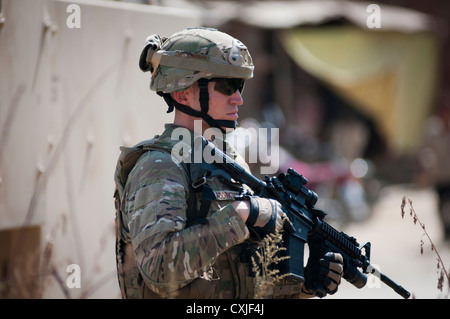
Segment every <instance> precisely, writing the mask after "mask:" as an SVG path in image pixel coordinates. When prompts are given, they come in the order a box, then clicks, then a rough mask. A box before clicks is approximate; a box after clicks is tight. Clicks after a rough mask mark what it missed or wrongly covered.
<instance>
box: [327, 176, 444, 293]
mask: <svg viewBox="0 0 450 319" xmlns="http://www.w3.org/2000/svg"><path fill="white" fill-rule="evenodd" d="M403 196H407V197H408V198H409V199H411V200H412V206H413V208H414V211H415V212H416V214H417V216H418V217H419V219H420V221H421V222H422V223H423V224H425V228H426V230H427V232H428V234H429V235H430V237H431V239H432V241H433V242H434V244H435V246H436V248H437V251H438V253H439V254H440V256H441V258H442V259H443V261H444V264H445V266H446V268H447V270H449V268H450V243H449V242H446V241H445V240H444V239H443V232H442V229H441V225H440V220H439V215H438V210H437V196H436V194H435V193H434V191H433V190H432V189H417V188H413V187H410V186H404V185H402V186H389V187H386V188H384V189H383V191H382V193H381V194H380V197H379V200H378V201H377V202H376V203H375V205H374V206H373V211H372V215H371V216H370V217H369V218H368V219H367V220H365V221H363V222H360V223H352V224H348V225H346V226H344V227H343V228H341V230H343V231H344V232H345V233H347V234H348V235H351V236H353V237H355V238H357V239H358V242H359V243H360V244H363V243H365V242H367V241H370V242H371V244H372V248H371V263H372V264H373V265H377V266H378V268H379V270H380V271H381V272H382V273H383V274H385V275H386V276H388V277H389V278H391V279H392V280H394V281H395V282H396V283H397V284H399V285H401V286H403V287H404V288H405V289H407V290H408V291H409V292H411V294H412V298H417V299H440V298H450V293H449V289H448V286H447V285H445V287H444V289H443V291H442V292H441V291H440V290H439V289H438V288H437V285H438V278H439V276H438V269H437V264H438V262H437V255H436V253H435V252H434V251H432V250H431V244H430V242H429V240H428V238H427V237H426V236H425V235H424V231H423V230H422V228H421V227H420V226H419V225H418V224H416V225H414V222H413V218H412V217H411V216H410V215H409V211H410V206H409V205H406V207H405V211H406V213H405V216H404V218H403V219H402V217H401V204H402V197H403ZM421 240H423V242H424V244H423V254H421ZM445 283H447V281H445ZM328 298H353V299H381V298H382V299H396V298H402V297H401V296H400V295H398V294H397V293H396V292H394V290H392V289H391V288H390V287H388V286H387V285H385V284H384V283H382V282H380V281H379V280H378V278H376V277H374V276H373V275H369V277H368V283H367V284H366V286H365V287H363V288H362V289H357V288H355V287H354V286H353V285H351V284H349V283H348V282H346V281H344V282H343V283H342V284H341V285H340V287H339V291H338V292H337V293H336V294H335V295H333V296H329V297H328Z"/></svg>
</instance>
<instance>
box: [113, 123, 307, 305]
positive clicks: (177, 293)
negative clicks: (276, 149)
mask: <svg viewBox="0 0 450 319" xmlns="http://www.w3.org/2000/svg"><path fill="white" fill-rule="evenodd" d="M174 128H176V126H175V125H170V124H168V125H166V130H165V131H164V133H163V134H162V135H161V136H158V137H156V138H155V139H153V140H151V141H148V142H146V143H142V144H141V146H142V145H143V148H142V150H143V151H142V152H137V153H134V154H139V155H141V156H140V158H139V159H138V160H137V162H136V165H135V166H134V167H133V168H132V169H131V171H130V173H129V175H128V179H126V176H124V172H123V171H122V170H123V169H125V170H127V169H128V170H129V169H130V168H129V167H128V168H127V167H126V166H127V158H126V157H127V154H128V156H130V155H129V154H133V151H132V150H133V148H132V149H122V154H121V156H120V158H119V161H118V166H117V171H116V176H115V178H116V185H117V190H118V191H117V193H116V195H117V197H116V199H117V200H118V205H120V206H119V207H118V208H119V209H118V212H117V216H116V222H117V227H118V228H117V236H118V241H117V262H118V269H119V283H120V285H121V291H122V296H123V297H124V298H252V297H253V285H254V278H253V277H250V276H249V274H250V263H249V258H248V257H249V256H248V249H249V247H250V246H249V244H247V243H246V240H247V239H248V238H249V231H248V228H247V227H246V225H245V223H244V222H243V220H242V218H241V217H240V216H239V215H238V213H237V212H236V210H235V209H234V208H233V207H232V205H230V204H231V203H232V202H233V200H234V197H235V196H236V195H237V194H238V192H239V191H238V190H237V189H236V188H234V187H232V186H230V185H226V184H224V183H222V182H221V181H219V180H218V179H217V178H212V179H210V180H208V184H209V185H210V186H211V187H212V189H213V191H214V194H215V197H216V200H214V201H213V202H212V205H211V208H210V210H209V213H208V217H207V221H208V222H207V224H204V225H203V224H197V225H193V226H191V227H186V218H187V217H186V211H187V199H188V197H189V196H188V195H189V194H188V192H189V184H188V183H189V180H190V179H189V175H188V173H187V171H186V169H185V167H184V166H183V164H180V163H177V162H176V161H173V160H172V158H171V149H172V148H173V147H174V145H176V144H177V143H180V141H179V140H172V138H171V136H172V131H173V129H174ZM134 150H136V148H134ZM146 150H150V151H146ZM227 154H228V155H232V156H233V157H234V159H235V160H236V161H237V162H238V163H239V164H240V165H241V166H242V167H246V168H248V166H247V164H246V163H245V162H244V161H243V159H242V158H241V157H240V156H238V155H236V153H235V152H234V151H233V150H232V149H231V146H229V145H227ZM139 155H137V156H139ZM131 157H133V155H131ZM134 160H135V159H134ZM134 160H133V159H131V162H133V161H134ZM128 161H130V159H128ZM125 175H126V174H125ZM298 289H299V287H291V288H290V289H288V290H286V287H284V288H281V287H280V289H278V290H276V292H277V291H278V292H279V294H284V295H285V294H286V292H288V293H289V294H292V293H294V292H297V291H298ZM275 297H276V296H275Z"/></svg>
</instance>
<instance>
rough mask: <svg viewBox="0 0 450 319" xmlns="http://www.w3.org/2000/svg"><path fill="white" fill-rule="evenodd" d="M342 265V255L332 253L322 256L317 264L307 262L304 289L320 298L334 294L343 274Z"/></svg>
mask: <svg viewBox="0 0 450 319" xmlns="http://www.w3.org/2000/svg"><path fill="white" fill-rule="evenodd" d="M343 264H344V259H343V258H342V255H341V254H338V253H332V252H327V253H326V254H324V255H323V257H321V258H320V259H319V262H318V263H317V264H316V263H314V264H313V263H309V262H308V265H307V266H306V269H305V273H306V274H305V277H306V278H305V281H306V282H305V288H306V289H307V290H308V291H309V292H310V293H312V294H315V295H316V296H318V297H320V298H322V297H325V296H326V295H327V294H330V295H332V294H334V293H336V291H337V290H338V286H339V284H340V283H341V278H342V275H343V272H344V265H343ZM313 267H314V268H313Z"/></svg>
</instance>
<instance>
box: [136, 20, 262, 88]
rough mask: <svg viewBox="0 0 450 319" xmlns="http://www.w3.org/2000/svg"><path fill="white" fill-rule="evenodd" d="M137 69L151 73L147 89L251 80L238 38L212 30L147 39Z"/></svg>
mask: <svg viewBox="0 0 450 319" xmlns="http://www.w3.org/2000/svg"><path fill="white" fill-rule="evenodd" d="M139 66H140V68H141V70H142V71H144V72H146V71H150V72H152V80H151V84H150V89H151V90H152V91H159V92H164V93H171V92H175V91H182V90H185V89H187V88H189V87H190V86H191V85H192V84H194V83H195V82H196V81H197V80H199V79H201V78H207V79H209V78H217V77H221V78H242V79H250V78H252V77H253V69H254V66H253V61H252V58H251V56H250V53H249V52H248V50H247V47H246V46H245V45H244V44H243V43H242V42H241V41H239V40H238V39H235V38H233V37H231V36H230V35H228V34H226V33H223V32H220V31H218V30H216V29H212V28H189V29H185V30H182V31H180V32H177V33H175V34H173V35H172V36H171V37H169V38H168V39H164V38H161V37H160V36H159V35H151V36H149V37H148V38H147V40H146V44H145V47H144V49H143V51H142V53H141V57H140V61H139Z"/></svg>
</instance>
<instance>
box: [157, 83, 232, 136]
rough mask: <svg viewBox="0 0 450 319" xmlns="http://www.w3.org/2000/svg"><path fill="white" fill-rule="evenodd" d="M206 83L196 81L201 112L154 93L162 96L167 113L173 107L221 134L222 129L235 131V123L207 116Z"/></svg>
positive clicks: (161, 93) (207, 97)
mask: <svg viewBox="0 0 450 319" xmlns="http://www.w3.org/2000/svg"><path fill="white" fill-rule="evenodd" d="M208 82H209V81H208V80H207V79H200V80H198V87H199V88H200V97H199V101H200V108H201V111H197V110H194V109H193V108H191V107H190V106H187V105H184V104H181V103H178V102H177V101H175V100H174V99H173V98H172V96H170V94H168V93H163V92H156V93H157V94H158V95H160V96H162V97H163V98H164V100H165V101H166V103H167V105H168V106H169V108H168V110H167V113H170V112H172V111H173V109H174V107H175V108H176V109H177V110H179V111H181V112H183V113H185V114H187V115H190V116H193V117H199V118H202V119H203V120H204V121H205V122H206V123H207V124H208V125H209V126H210V127H215V128H218V129H219V130H220V131H221V132H222V133H226V131H225V130H224V129H223V127H226V128H232V129H235V128H236V126H237V121H230V120H216V119H214V118H212V117H211V116H210V115H209V114H208V110H209V92H208Z"/></svg>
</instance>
